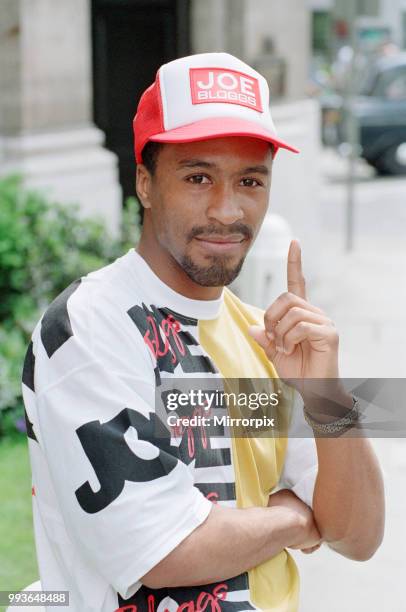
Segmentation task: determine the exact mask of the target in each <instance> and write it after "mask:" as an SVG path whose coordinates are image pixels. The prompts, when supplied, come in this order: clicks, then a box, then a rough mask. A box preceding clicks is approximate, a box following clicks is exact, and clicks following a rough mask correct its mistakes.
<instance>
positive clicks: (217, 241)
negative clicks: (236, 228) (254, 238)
mask: <svg viewBox="0 0 406 612" xmlns="http://www.w3.org/2000/svg"><path fill="white" fill-rule="evenodd" d="M195 240H196V241H197V242H198V243H199V244H200V246H201V247H202V248H203V249H204V250H205V251H206V252H209V253H213V254H221V253H233V252H238V251H239V250H241V246H242V245H243V243H245V242H246V240H247V239H246V238H245V237H244V236H241V234H239V235H236V234H235V235H231V236H207V237H205V236H199V237H195Z"/></svg>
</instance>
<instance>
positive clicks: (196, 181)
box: [186, 174, 210, 185]
mask: <svg viewBox="0 0 406 612" xmlns="http://www.w3.org/2000/svg"><path fill="white" fill-rule="evenodd" d="M186 180H187V181H188V182H189V183H193V185H205V184H207V183H210V179H209V178H208V177H207V176H206V175H205V174H193V175H192V176H188V177H186Z"/></svg>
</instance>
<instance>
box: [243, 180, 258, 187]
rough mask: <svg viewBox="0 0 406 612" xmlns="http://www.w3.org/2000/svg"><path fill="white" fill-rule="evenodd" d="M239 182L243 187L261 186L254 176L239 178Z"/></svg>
mask: <svg viewBox="0 0 406 612" xmlns="http://www.w3.org/2000/svg"><path fill="white" fill-rule="evenodd" d="M241 184H242V185H243V187H259V186H262V183H261V181H258V180H257V179H254V178H243V179H241Z"/></svg>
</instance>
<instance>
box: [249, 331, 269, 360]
mask: <svg viewBox="0 0 406 612" xmlns="http://www.w3.org/2000/svg"><path fill="white" fill-rule="evenodd" d="M248 335H249V336H251V338H253V339H254V340H255V341H256V342H257V343H258V344H259V346H261V347H262V348H263V349H264V351H266V353H271V352H272V348H274V347H273V342H272V341H271V340H270V339H269V338H268V335H267V332H266V331H265V328H264V327H262V326H261V325H250V326H249V328H248Z"/></svg>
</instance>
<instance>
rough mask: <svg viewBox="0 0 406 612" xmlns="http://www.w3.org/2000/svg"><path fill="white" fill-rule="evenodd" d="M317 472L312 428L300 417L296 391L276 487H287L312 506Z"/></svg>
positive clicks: (299, 402) (300, 405) (300, 409)
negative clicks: (282, 462)
mask: <svg viewBox="0 0 406 612" xmlns="http://www.w3.org/2000/svg"><path fill="white" fill-rule="evenodd" d="M317 472H318V460H317V450H316V442H315V440H314V435H313V430H312V428H311V427H310V426H309V425H308V424H307V423H306V421H305V419H304V416H303V402H302V400H301V398H300V396H299V394H298V393H295V401H294V407H293V416H292V421H291V424H290V428H289V436H288V446H287V450H286V456H285V463H284V467H283V470H282V474H281V478H280V481H279V486H278V489H283V488H285V489H291V490H292V491H293V492H294V493H295V494H296V495H297V496H298V497H299V498H300V499H301V500H302V501H304V502H305V503H306V504H307V505H308V506H310V507H311V508H312V507H313V493H314V487H315V483H316V478H317Z"/></svg>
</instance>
